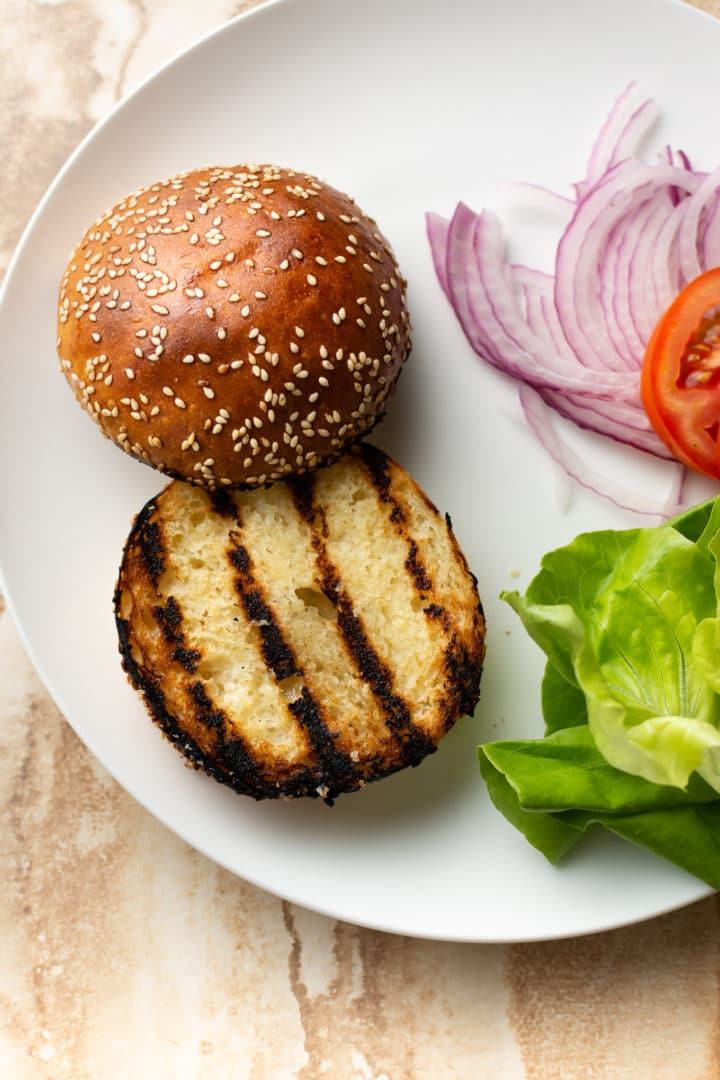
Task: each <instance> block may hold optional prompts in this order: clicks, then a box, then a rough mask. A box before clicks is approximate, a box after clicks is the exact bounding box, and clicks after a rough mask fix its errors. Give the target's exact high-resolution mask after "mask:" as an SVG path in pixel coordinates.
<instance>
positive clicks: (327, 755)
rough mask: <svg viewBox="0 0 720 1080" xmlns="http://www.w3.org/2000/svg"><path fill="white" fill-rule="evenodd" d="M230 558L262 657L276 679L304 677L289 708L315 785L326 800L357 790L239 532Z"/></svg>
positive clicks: (354, 775)
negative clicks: (304, 740) (315, 769)
mask: <svg viewBox="0 0 720 1080" xmlns="http://www.w3.org/2000/svg"><path fill="white" fill-rule="evenodd" d="M230 541H231V547H230V548H229V549H228V558H229V560H230V563H231V564H232V566H233V567H234V568H235V569H236V570H237V571H238V573H237V576H236V578H235V588H236V590H237V592H238V595H239V596H240V600H241V603H242V605H243V607H244V609H245V613H246V614H247V617H248V619H249V621H250V622H251V623H252V624H253V625H254V626H256V627H257V629H258V630H259V631H260V641H261V648H262V653H263V659H264V661H265V664H266V666H267V668H268V669H269V670H270V671H271V672H272V673H273V675H274V676H275V679H276V680H277V682H281V681H282V680H283V679H287V678H290V677H291V676H293V675H297V676H299V677H300V678H301V679H302V680H303V687H302V690H301V692H300V695H299V697H297V698H296V699H295V700H294V701H291V702H288V706H287V707H288V711H289V712H290V714H291V716H293V717H294V719H295V720H296V721H297V722H298V724H299V725H300V726H301V728H302V729H303V730H304V731H305V732H306V733H307V737H308V740H309V743H310V746H311V748H312V750H313V752H314V753H315V755H316V757H317V760H318V764H319V766H320V772H319V778H317V783H316V787H317V789H318V793H319V794H321V795H322V797H323V798H325V800H326V801H327V802H332V800H333V797H334V795H337V794H338V793H339V792H340V791H348V790H354V789H356V788H358V787H359V786H360V779H359V776H358V771H357V768H356V766H355V763H354V762H353V761H352V759H351V758H350V757H349V756H348V755H347V754H345V753H343V752H342V751H341V750H338V749H337V747H336V746H335V744H334V739H335V738H337V733H333V732H331V731H330V729H329V728H328V726H327V723H326V719H325V717H324V715H323V710H322V706H321V705H320V702H319V701H318V700H317V699H316V697H315V696H314V695H313V694H312V693H311V691H310V690H309V689H308V686H307V684H306V682H305V672H304V671H303V669H302V667H301V665H300V664H299V663H298V661H297V657H296V656H295V653H294V651H293V649H292V647H291V646H290V644H289V643H288V642H287V641H286V640H285V637H284V636H283V632H282V629H281V627H280V625H279V624H278V622H277V619H276V617H275V613H274V611H273V609H272V607H271V606H270V604H269V603H268V601H267V599H266V598H265V595H264V592H263V589H262V586H261V585H260V584H259V583H258V582H257V581H256V580H255V577H254V575H253V568H252V559H251V558H250V554H249V552H248V551H247V549H246V548H245V547H244V546H243V545H242V544H241V543H240V542H239V540H238V538H237V535H233V534H231V536H230Z"/></svg>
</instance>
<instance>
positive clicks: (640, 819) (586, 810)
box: [479, 500, 720, 888]
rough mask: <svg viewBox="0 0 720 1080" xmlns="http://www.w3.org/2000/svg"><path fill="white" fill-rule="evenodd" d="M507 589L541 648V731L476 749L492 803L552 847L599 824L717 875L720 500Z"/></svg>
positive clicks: (714, 879) (581, 545)
mask: <svg viewBox="0 0 720 1080" xmlns="http://www.w3.org/2000/svg"><path fill="white" fill-rule="evenodd" d="M502 596H503V598H504V599H505V600H506V601H507V602H508V603H509V604H510V605H511V607H512V608H513V609H514V610H515V611H516V612H517V614H518V615H519V616H520V618H521V619H522V621H523V624H524V626H525V628H526V630H527V631H528V633H529V634H530V636H531V637H532V638H533V639H534V640H535V641H536V642H537V644H538V645H539V646H540V648H541V649H542V650H543V651H544V653H545V654H546V656H547V665H546V669H545V675H544V678H543V683H542V688H541V702H542V710H543V716H544V719H545V738H544V739H539V740H527V741H513V742H499V743H490V744H485V745H483V746H481V747H480V748H479V756H480V768H481V771H482V774H483V777H484V779H485V781H486V784H487V786H488V790H489V792H490V795H491V797H492V799H493V801H494V802H495V804H496V806H497V807H498V808H499V809H500V810H501V812H502V813H504V814H505V816H506V817H507V818H508V819H509V820H510V821H511V822H512V823H513V824H514V825H516V826H517V827H518V828H520V829H521V831H522V832H524V833H525V835H526V837H527V838H528V840H530V842H531V843H533V844H534V845H535V846H536V847H538V848H539V849H540V850H541V851H543V852H544V854H545V855H546V856H547V857H548V858H550V859H551V860H552V861H556V860H557V859H558V858H561V857H562V856H563V855H565V854H567V853H568V852H569V851H570V850H571V849H572V848H573V847H574V846H575V845H576V844H577V843H578V841H579V840H580V839H581V838H582V835H583V834H584V832H585V831H586V830H587V829H588V828H590V827H591V826H593V825H599V826H603V827H605V828H608V829H610V830H611V831H613V832H616V833H618V834H619V835H621V836H625V837H626V838H627V839H629V840H632V841H634V842H635V843H639V844H642V845H643V846H645V847H647V848H649V849H651V850H653V851H655V852H657V853H658V854H660V855H663V856H664V857H665V858H669V859H671V860H672V861H674V862H676V863H678V864H679V865H681V866H684V867H685V868H686V869H688V870H690V871H691V872H692V873H695V874H697V875H698V876H700V877H702V878H703V879H704V880H706V881H708V882H709V883H710V884H712V885H713V886H714V887H716V888H720V832H718V831H717V830H718V827H720V607H719V600H718V598H719V597H720V500H718V501H716V502H714V503H708V504H704V505H703V506H701V507H697V508H694V509H693V510H692V511H691V512H689V513H688V514H686V515H683V516H682V517H681V518H678V519H677V520H676V521H674V522H671V523H668V524H667V525H664V526H660V527H657V528H650V529H629V530H625V531H613V530H606V531H600V532H593V533H585V534H582V535H581V536H578V537H577V538H576V539H575V540H574V541H573V542H572V543H571V544H569V545H567V546H566V547H563V548H560V549H558V550H557V551H553V552H550V553H549V554H548V555H546V556H545V557H544V558H543V560H542V563H541V569H540V572H539V574H538V575H537V576H536V577H535V578H534V580H533V581H532V582H531V583H530V585H529V587H528V589H527V591H526V592H525V594H524V595H520V594H519V593H517V592H506V593H503V594H502Z"/></svg>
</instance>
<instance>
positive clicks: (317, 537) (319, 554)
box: [290, 452, 436, 765]
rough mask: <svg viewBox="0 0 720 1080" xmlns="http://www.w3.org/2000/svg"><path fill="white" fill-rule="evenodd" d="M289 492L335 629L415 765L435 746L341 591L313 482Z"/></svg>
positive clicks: (300, 483)
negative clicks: (308, 538)
mask: <svg viewBox="0 0 720 1080" xmlns="http://www.w3.org/2000/svg"><path fill="white" fill-rule="evenodd" d="M378 453H379V452H378ZM383 457H384V455H383ZM290 488H291V492H292V495H293V500H294V503H295V506H296V509H297V512H298V513H299V514H300V515H301V517H303V518H304V519H305V521H307V522H308V524H309V525H310V529H311V542H312V546H313V550H314V552H315V560H316V564H317V567H318V575H319V578H320V582H321V587H322V591H323V593H324V594H325V596H327V598H328V600H329V601H330V603H331V604H332V605H333V607H334V608H335V610H336V611H337V613H338V621H337V625H338V628H339V630H340V632H341V634H342V637H343V640H344V641H345V644H346V647H347V649H348V652H349V653H350V656H351V658H352V660H353V662H354V664H355V667H356V669H357V671H358V673H359V675H360V677H361V678H362V680H363V682H365V683H366V684H367V686H368V687H369V688H370V690H371V692H372V694H373V696H374V698H375V700H376V701H377V703H378V705H379V706H380V710H381V712H382V714H383V718H384V720H385V724H386V726H387V728H388V730H389V731H390V733H391V734H392V735H393V736H394V737H395V738H396V740H397V741H398V742H399V743H400V745H401V747H402V751H403V754H404V762H405V763H406V764H408V765H418V764H419V763H420V762H421V761H422V759H423V758H424V757H426V756H427V755H428V754H430V753H433V752H434V751H435V749H436V746H435V743H434V741H433V740H432V739H430V738H429V737H428V736H427V735H425V734H424V732H422V731H420V729H419V728H417V727H416V726H415V724H414V723H413V721H412V718H411V716H410V709H409V707H408V704H407V702H406V701H405V700H404V698H402V697H401V696H400V695H399V694H398V693H396V691H395V688H394V683H393V675H392V671H391V670H390V669H389V668H388V667H387V665H386V664H384V663H383V662H382V660H381V659H380V657H379V656H378V654H377V653H376V652H375V649H374V648H373V646H372V643H371V642H370V640H369V638H368V636H367V634H366V632H365V628H364V626H363V623H362V620H361V619H360V617H359V616H358V615H357V613H356V612H355V610H354V608H353V606H352V601H351V599H350V597H349V596H348V593H347V590H346V589H344V588H342V587H341V586H342V580H341V578H340V575H339V573H338V570H337V568H336V567H335V565H334V564H333V562H332V561H331V559H330V557H329V556H328V553H327V548H326V546H325V542H324V538H326V537H327V536H328V525H327V519H326V516H325V513H324V511H323V508H322V507H321V506H318V505H316V504H314V501H313V491H314V481H313V478H312V477H311V476H310V477H303V478H302V479H301V480H298V481H293V482H292V483H291V484H290Z"/></svg>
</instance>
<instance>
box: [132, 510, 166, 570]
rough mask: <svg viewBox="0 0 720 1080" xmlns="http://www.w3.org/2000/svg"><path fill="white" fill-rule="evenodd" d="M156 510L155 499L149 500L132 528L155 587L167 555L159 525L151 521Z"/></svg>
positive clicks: (163, 568)
mask: <svg viewBox="0 0 720 1080" xmlns="http://www.w3.org/2000/svg"><path fill="white" fill-rule="evenodd" d="M156 509H157V505H156V503H155V499H150V501H149V502H147V503H145V506H144V507H143V508H142V510H141V511H140V513H139V514H138V515H137V517H136V518H135V521H134V523H133V527H132V534H133V539H134V541H135V542H136V544H137V548H138V551H139V553H140V557H141V559H142V561H143V563H144V565H145V568H146V570H147V572H148V574H149V575H150V579H151V581H152V583H153V585H157V583H158V579H159V578H160V575H161V574H162V573H163V572H164V570H165V557H166V555H167V552H166V550H165V545H164V543H163V533H162V528H161V526H160V523H159V522H158V521H152V520H151V518H152V515H153V514H154V513H155V511H156Z"/></svg>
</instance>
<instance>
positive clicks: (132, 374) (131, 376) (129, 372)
mask: <svg viewBox="0 0 720 1080" xmlns="http://www.w3.org/2000/svg"><path fill="white" fill-rule="evenodd" d="M125 374H126V375H127V377H128V379H134V378H135V372H134V371H133V369H132V368H131V367H126V368H125Z"/></svg>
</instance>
